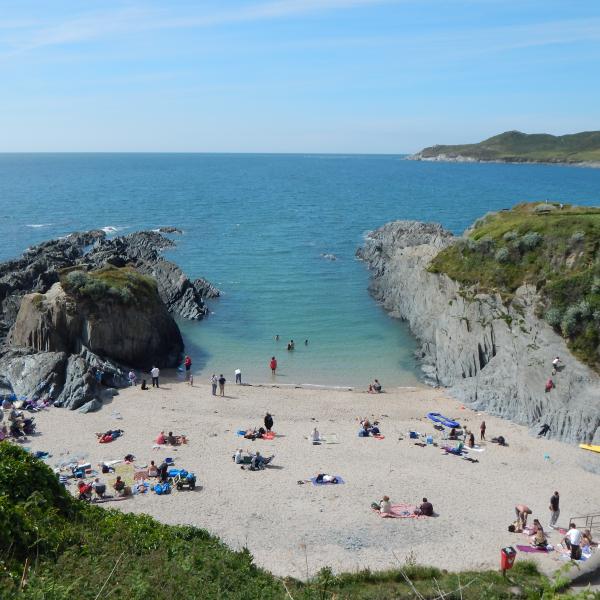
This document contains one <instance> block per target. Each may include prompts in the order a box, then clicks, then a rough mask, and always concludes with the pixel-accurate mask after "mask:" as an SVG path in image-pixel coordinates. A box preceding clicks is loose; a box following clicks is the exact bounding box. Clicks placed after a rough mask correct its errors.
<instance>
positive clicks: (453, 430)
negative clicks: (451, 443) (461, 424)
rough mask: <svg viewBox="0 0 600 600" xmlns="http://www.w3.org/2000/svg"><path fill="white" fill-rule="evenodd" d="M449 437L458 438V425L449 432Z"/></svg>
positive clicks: (450, 438)
mask: <svg viewBox="0 0 600 600" xmlns="http://www.w3.org/2000/svg"><path fill="white" fill-rule="evenodd" d="M448 439H449V440H457V439H458V435H457V433H456V427H453V428H452V429H451V430H450V433H449V434H448Z"/></svg>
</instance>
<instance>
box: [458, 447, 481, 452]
mask: <svg viewBox="0 0 600 600" xmlns="http://www.w3.org/2000/svg"><path fill="white" fill-rule="evenodd" d="M463 452H485V448H482V447H481V446H475V447H474V448H469V447H468V446H465V447H464V448H463Z"/></svg>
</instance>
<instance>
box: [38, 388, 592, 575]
mask: <svg viewBox="0 0 600 600" xmlns="http://www.w3.org/2000/svg"><path fill="white" fill-rule="evenodd" d="M161 385H162V387H161V388H160V389H158V390H157V389H150V390H149V391H142V390H141V389H140V388H139V387H137V388H131V389H127V390H122V391H121V393H120V394H119V395H118V396H116V397H115V398H114V399H113V401H112V402H110V403H108V404H106V405H105V406H104V407H103V409H102V410H101V411H99V412H97V413H93V414H87V415H84V414H80V413H79V412H70V411H66V410H64V409H58V408H52V409H51V410H48V411H44V412H40V413H38V414H37V415H36V422H37V428H38V432H39V434H38V435H36V436H35V437H32V438H31V439H30V441H29V443H28V444H26V445H27V446H28V447H31V448H32V449H33V450H45V451H49V452H51V454H52V457H51V458H49V459H48V460H47V463H48V464H49V465H51V466H54V465H56V464H57V463H59V462H63V461H65V460H66V459H67V458H68V457H69V456H71V457H73V456H78V455H79V456H81V457H85V459H86V460H87V461H89V462H91V463H92V465H96V464H97V463H98V462H100V461H102V460H116V459H122V458H123V457H124V456H125V455H126V454H129V453H131V454H133V455H135V456H136V459H137V460H136V464H140V465H145V464H148V463H149V462H150V460H154V461H155V462H156V463H157V464H159V463H160V462H161V461H162V460H163V459H164V458H165V457H167V456H171V457H174V459H175V463H176V466H177V467H183V468H186V469H188V470H190V471H194V472H195V473H196V475H197V477H198V482H199V484H200V486H201V487H199V488H198V489H197V490H195V491H193V492H191V491H187V490H184V491H181V492H177V491H174V492H173V493H172V494H171V495H168V496H157V495H155V494H154V493H148V494H144V495H137V496H135V497H134V498H132V499H130V500H126V501H122V502H115V503H106V504H104V505H103V506H105V507H110V508H116V509H119V510H124V511H131V512H136V513H148V514H150V515H152V516H154V517H156V518H157V519H159V520H160V521H163V522H165V523H172V524H191V525H195V526H198V527H201V528H205V529H207V530H208V531H209V532H211V533H213V534H215V535H217V536H219V537H220V538H221V539H222V540H223V541H224V542H226V543H227V544H228V545H229V546H231V547H232V548H235V549H240V548H242V547H244V546H247V547H248V548H249V550H250V551H251V552H252V554H253V555H254V557H255V560H256V563H257V564H258V565H260V566H262V567H265V568H266V569H268V570H270V571H272V572H273V573H274V574H276V575H280V576H283V575H291V576H295V577H300V578H305V577H307V575H312V574H314V573H315V572H316V571H318V570H319V569H321V568H322V567H325V566H330V567H331V568H332V569H333V570H334V571H336V572H339V571H353V570H356V569H364V568H370V569H385V568H392V567H394V566H398V564H399V562H400V563H404V561H405V560H406V559H407V557H409V558H410V559H411V560H412V559H414V560H416V561H417V562H418V563H421V564H429V565H436V566H438V567H441V568H447V569H455V570H456V569H482V568H488V567H489V568H498V566H499V550H500V548H501V547H503V546H505V545H508V544H513V545H514V544H527V543H528V542H527V539H526V537H525V536H523V535H519V534H510V533H508V531H507V526H508V525H509V524H510V523H511V522H512V521H513V520H514V506H515V504H517V503H520V502H522V503H526V504H528V505H529V506H530V507H531V508H532V509H533V515H532V518H533V517H538V518H540V520H541V521H542V524H543V525H544V526H546V525H547V523H548V519H549V511H548V503H549V498H550V496H551V494H552V492H553V491H554V490H555V489H557V490H559V491H560V494H561V511H562V512H561V517H560V519H559V525H560V526H566V525H567V524H568V518H569V517H570V516H576V515H585V514H589V513H594V512H598V510H597V509H598V508H599V507H600V486H599V485H598V482H599V478H598V475H594V474H592V473H589V472H587V471H586V470H584V469H583V468H582V466H581V462H582V460H593V459H594V458H595V457H592V458H590V457H589V456H587V455H585V456H584V455H583V454H584V451H583V450H580V449H578V448H576V447H571V446H567V445H565V444H562V443H559V442H555V441H550V440H546V439H536V438H534V437H532V436H531V435H530V434H529V433H528V431H527V429H526V428H524V427H521V426H518V425H515V424H512V423H509V422H507V421H503V420H501V419H498V418H494V417H490V416H488V415H481V414H480V413H475V412H473V411H471V410H469V409H465V408H462V407H461V405H460V403H458V402H456V401H455V400H453V399H452V398H449V397H447V396H446V395H445V393H444V391H443V390H434V389H431V388H425V387H423V388H421V387H417V388H404V389H391V390H387V391H386V393H382V394H379V395H372V394H367V393H364V392H358V391H337V390H336V391H333V390H323V389H297V388H284V387H271V386H246V385H244V386H235V385H229V384H227V387H226V396H225V397H224V398H220V397H215V396H212V395H211V392H210V386H208V385H204V384H199V385H195V386H194V387H190V386H188V385H187V384H185V383H183V382H181V381H179V380H176V379H172V380H168V379H165V380H164V382H161ZM267 410H268V411H270V412H271V414H272V415H273V417H274V420H275V425H274V431H275V432H276V433H277V437H276V439H275V440H273V441H263V440H257V441H254V442H252V441H249V440H244V439H242V438H240V437H236V431H237V430H238V429H245V428H246V427H247V426H250V425H255V426H259V425H262V418H263V416H264V414H265V412H266V411H267ZM429 411H436V412H440V413H442V414H445V415H447V416H450V417H453V418H456V419H457V420H458V421H460V422H461V423H462V424H465V425H466V426H467V427H469V429H472V430H473V431H474V432H475V433H476V435H477V437H478V436H479V424H480V422H481V421H482V420H483V419H485V421H486V423H487V438H488V439H491V438H492V437H494V436H497V435H503V436H504V437H505V438H506V440H507V441H508V443H509V446H508V447H499V446H497V445H496V444H492V443H489V442H488V443H484V444H482V447H483V451H482V452H477V453H474V452H470V453H469V455H468V456H471V457H473V458H476V459H477V460H478V461H479V462H478V463H472V462H468V461H466V460H462V459H461V458H459V457H456V456H452V455H444V454H443V452H442V451H441V450H440V448H439V447H435V446H427V447H420V446H417V445H415V443H414V442H415V440H413V439H409V437H408V435H407V432H408V431H409V430H417V431H419V432H420V433H423V434H432V435H433V436H434V439H436V441H437V440H438V439H439V437H440V433H439V432H437V431H436V430H435V429H434V428H433V424H432V423H431V421H429V420H428V419H427V418H426V417H425V415H426V413H427V412H429ZM115 413H118V414H119V415H120V416H121V417H122V419H117V418H115V416H114V414H115ZM359 415H360V416H369V418H371V419H377V420H379V421H380V428H381V432H382V434H383V435H384V436H385V439H383V440H377V439H374V438H359V437H358V436H357V432H358V429H359V424H358V421H357V417H358V416H359ZM315 425H316V426H317V427H318V429H319V431H320V432H321V433H322V434H335V437H337V441H338V443H337V444H322V445H318V446H313V445H312V444H311V443H310V442H309V441H308V440H307V439H306V438H307V436H308V435H309V433H310V431H311V430H312V428H313V427H314V426H315ZM108 429H123V430H124V435H123V436H122V437H120V438H118V439H117V440H115V441H114V442H112V443H110V444H105V445H102V444H99V443H98V442H97V441H96V436H95V435H94V433H95V432H100V431H105V430H108ZM160 430H165V431H169V430H172V431H173V432H174V433H176V434H180V433H184V434H186V435H187V436H188V438H189V443H188V444H187V445H184V446H181V447H178V448H176V449H175V448H171V447H163V448H161V449H158V450H157V449H153V446H154V439H155V438H156V436H157V434H158V433H159V431H160ZM399 438H403V439H399ZM439 441H441V440H439ZM237 447H241V448H244V449H247V450H260V451H261V453H263V454H265V455H271V454H275V459H274V461H273V467H272V468H267V469H266V470H264V471H259V472H251V471H249V470H242V469H240V467H239V466H238V465H235V464H234V462H233V461H232V459H231V456H232V454H233V452H234V451H235V449H236V448H237ZM319 472H322V473H331V474H335V475H340V476H342V477H343V478H344V480H345V483H344V484H343V485H332V486H318V487H317V486H314V485H312V484H311V483H305V484H303V485H299V484H298V481H299V480H304V479H308V478H310V477H312V476H314V475H316V474H317V473H319ZM101 477H102V478H103V479H104V480H105V481H109V480H110V477H108V476H101ZM70 488H71V489H73V488H74V486H73V485H71V486H70ZM384 494H387V495H389V496H390V498H391V500H392V502H407V503H413V504H414V503H418V502H420V500H421V498H422V497H423V496H427V498H428V499H429V500H430V501H431V502H432V503H433V505H434V509H435V512H436V515H437V516H435V517H433V518H427V519H419V520H417V519H412V518H406V519H382V518H380V517H379V516H378V515H377V514H375V513H374V512H373V511H372V510H371V509H370V503H371V502H372V501H374V500H378V499H380V498H381V496H382V495H384ZM548 535H549V540H550V542H551V543H557V542H558V541H560V535H559V533H558V532H553V531H550V532H549V534H548ZM524 557H525V555H520V557H519V558H524ZM527 557H534V558H535V559H536V560H538V561H539V562H540V564H541V565H542V568H543V569H544V570H545V571H550V570H553V569H555V568H557V567H558V566H560V564H562V561H560V562H559V559H558V555H557V553H551V554H549V555H547V556H546V555H538V554H530V555H527Z"/></svg>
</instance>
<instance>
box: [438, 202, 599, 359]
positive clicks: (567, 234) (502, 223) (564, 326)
mask: <svg viewBox="0 0 600 600" xmlns="http://www.w3.org/2000/svg"><path fill="white" fill-rule="evenodd" d="M599 245H600V208H586V207H574V206H569V205H565V206H563V207H562V208H560V205H558V204H547V203H544V204H520V205H518V206H515V207H514V208H513V209H512V210H509V211H501V212H498V213H493V214H490V215H487V216H486V217H484V218H483V219H480V220H478V221H477V222H476V223H475V225H474V226H473V227H472V228H471V230H469V231H468V232H467V234H466V237H465V238H464V239H463V240H461V241H459V242H458V243H457V244H455V245H453V246H451V247H449V248H447V249H446V250H444V251H442V252H440V253H439V254H438V256H436V258H435V259H434V260H433V261H432V263H431V266H430V270H431V271H432V272H435V273H446V274H447V275H448V276H449V277H451V278H452V279H455V280H456V281H459V282H461V283H463V284H465V285H467V286H472V287H473V288H474V291H475V292H486V293H487V292H491V293H495V292H498V293H500V294H501V295H502V296H503V298H504V299H505V301H506V302H510V301H511V300H512V298H513V294H514V292H515V290H516V289H517V288H518V287H519V286H521V285H522V284H524V283H528V284H532V285H534V286H535V287H536V289H537V290H538V292H539V293H540V296H541V299H542V300H541V304H540V306H539V307H538V313H539V315H540V316H542V317H543V318H545V319H546V321H547V322H548V323H549V324H550V325H551V326H552V327H554V329H555V330H556V331H557V333H559V334H561V335H562V336H563V337H564V338H566V339H567V342H568V345H569V348H570V349H571V351H572V352H573V353H574V354H575V355H576V356H577V357H578V358H580V359H581V360H582V361H584V362H586V363H587V364H589V365H590V366H592V367H593V368H595V369H596V370H600V347H599V345H600V253H599Z"/></svg>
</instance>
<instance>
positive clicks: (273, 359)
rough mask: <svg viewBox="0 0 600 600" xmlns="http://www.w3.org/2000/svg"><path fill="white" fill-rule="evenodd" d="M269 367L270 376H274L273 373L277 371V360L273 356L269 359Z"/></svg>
mask: <svg viewBox="0 0 600 600" xmlns="http://www.w3.org/2000/svg"><path fill="white" fill-rule="evenodd" d="M269 366H270V367H271V375H275V371H276V370H277V359H276V358H275V357H274V356H272V357H271V362H270V363H269Z"/></svg>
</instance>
